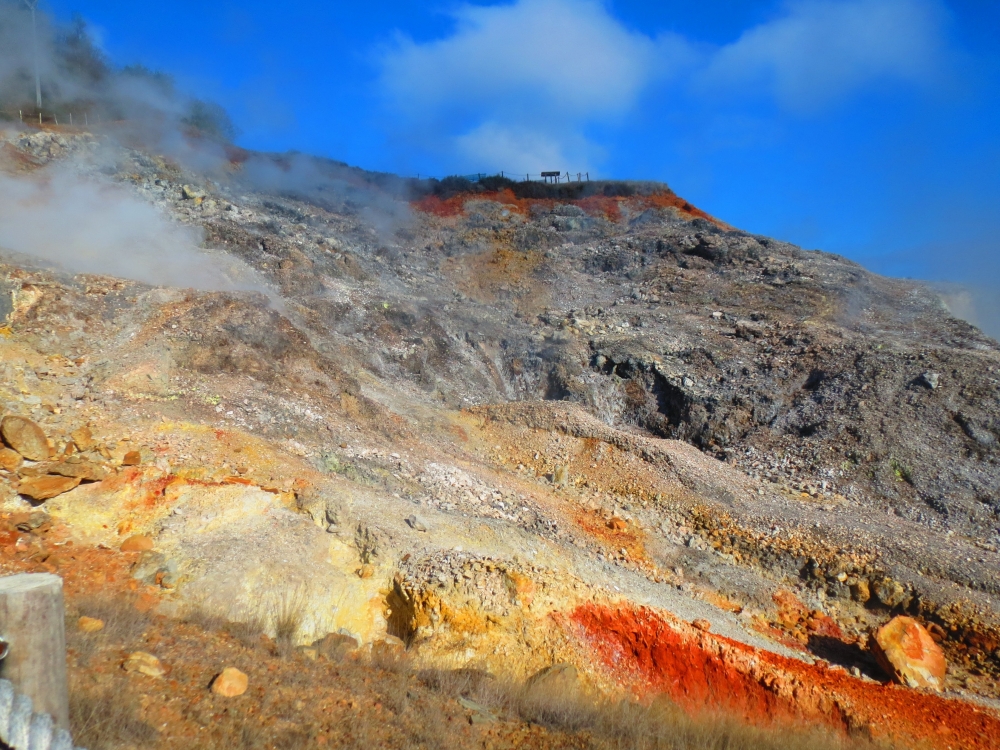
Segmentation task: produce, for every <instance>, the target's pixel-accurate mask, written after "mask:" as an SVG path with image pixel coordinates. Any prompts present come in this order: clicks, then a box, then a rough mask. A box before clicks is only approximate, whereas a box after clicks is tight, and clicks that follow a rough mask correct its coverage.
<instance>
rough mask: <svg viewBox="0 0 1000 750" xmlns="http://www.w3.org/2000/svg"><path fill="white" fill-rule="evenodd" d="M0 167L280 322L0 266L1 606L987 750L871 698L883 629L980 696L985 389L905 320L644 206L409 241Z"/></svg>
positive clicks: (318, 212) (313, 195)
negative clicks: (47, 587)
mask: <svg viewBox="0 0 1000 750" xmlns="http://www.w3.org/2000/svg"><path fill="white" fill-rule="evenodd" d="M2 138H3V140H4V145H3V151H2V153H3V155H4V157H3V158H4V164H5V169H6V170H7V172H8V173H9V174H16V175H18V179H39V178H40V177H41V176H42V175H44V174H46V168H51V165H52V164H53V163H57V164H62V165H71V166H72V169H73V170H75V173H78V174H79V173H82V174H83V175H84V176H85V177H86V178H87V179H100V180H105V181H113V182H114V183H116V184H117V185H118V186H124V187H126V188H127V189H128V190H129V191H130V193H131V194H132V195H133V196H135V197H138V198H139V199H141V200H143V201H146V202H148V203H150V204H152V205H154V206H157V207H159V209H160V210H162V211H164V212H166V213H167V214H169V215H170V216H172V217H173V218H174V219H176V220H177V221H179V222H182V223H187V224H189V225H192V226H196V227H199V228H201V230H202V231H203V232H204V236H205V237H206V238H207V240H206V241H207V243H208V244H209V245H210V246H212V247H215V248H218V249H220V250H221V251H223V252H224V253H225V254H228V257H234V258H238V259H239V260H240V261H241V263H242V264H244V265H245V266H246V267H247V268H249V269H251V270H252V271H253V272H254V273H255V274H257V276H256V277H255V278H260V279H263V280H264V281H265V282H266V284H267V285H269V287H270V289H268V288H262V290H261V291H259V292H254V291H228V292H226V291H216V292H205V291H194V290H191V289H180V288H175V287H154V286H149V285H144V284H140V283H137V282H134V281H129V280H125V279H120V278H113V277H109V276H101V275H71V274H69V273H62V272H58V271H53V270H50V269H47V268H45V267H43V265H41V264H39V263H37V262H33V261H32V260H31V259H30V258H27V259H26V258H24V257H21V256H18V257H14V256H10V257H8V258H7V259H6V261H5V263H4V265H3V266H2V267H0V286H2V289H0V292H2V294H0V313H2V314H3V315H4V316H5V324H6V326H5V328H4V329H3V331H2V332H3V337H2V338H0V367H2V371H0V374H2V382H0V401H2V404H3V410H4V414H6V415H17V416H22V417H25V418H28V419H31V420H32V421H34V422H35V423H37V424H38V425H39V426H40V427H41V429H42V430H43V431H44V433H45V435H46V436H47V437H48V438H49V441H50V445H49V453H50V455H49V456H48V458H47V459H46V460H38V461H24V460H23V459H22V457H21V456H20V454H17V452H16V451H14V454H17V455H13V454H12V455H9V456H5V457H4V462H3V469H2V471H0V476H2V479H0V495H2V498H3V502H4V506H3V507H4V512H5V513H6V514H7V515H6V517H5V518H6V523H7V525H8V526H9V527H10V531H9V532H5V533H6V536H5V537H4V541H5V546H4V548H3V556H4V557H3V559H4V566H5V569H7V570H15V569H17V570H20V569H30V568H31V567H32V566H35V567H44V568H47V569H52V570H58V571H60V572H61V573H63V574H64V575H66V576H67V580H68V581H70V582H71V583H72V585H73V586H80V587H82V588H86V587H87V586H93V582H94V581H95V580H100V577H101V576H105V579H106V577H107V575H109V573H108V570H112V569H114V570H118V571H121V570H125V571H127V575H128V576H130V577H131V579H132V580H133V581H134V582H135V584H134V585H135V586H138V587H140V588H141V592H142V596H144V597H146V600H148V603H149V606H150V607H152V608H154V609H155V610H156V611H159V612H161V613H163V614H166V615H170V616H173V617H183V616H185V614H189V613H191V612H192V611H196V610H197V611H198V612H204V613H211V614H213V615H215V616H218V617H221V618H223V619H229V620H234V621H238V620H241V619H246V618H248V617H251V616H253V617H257V618H259V619H260V618H262V619H263V621H264V622H265V628H267V629H270V631H271V634H272V635H277V634H278V633H277V632H276V631H278V630H279V629H280V627H281V621H282V616H283V614H282V613H287V612H288V611H289V610H290V609H295V610H296V611H298V612H300V613H301V617H300V618H299V621H298V623H297V626H296V633H295V639H296V642H297V643H298V644H300V645H308V644H312V643H313V642H315V641H317V640H320V639H322V638H323V637H324V636H326V635H327V634H329V633H338V632H339V633H344V634H349V635H350V636H352V637H354V638H356V639H357V640H358V641H360V642H363V643H367V644H371V643H379V642H384V641H386V639H387V638H388V640H389V641H391V640H392V638H399V639H401V640H402V641H403V642H404V643H405V644H406V645H407V646H408V648H409V649H410V652H411V653H412V654H414V655H416V657H415V658H418V659H419V660H421V661H422V663H426V664H427V665H433V666H436V667H443V666H446V667H462V666H467V665H473V664H474V665H476V666H477V668H483V669H488V670H490V671H491V672H494V673H497V674H504V675H506V676H509V677H511V678H512V679H524V678H526V677H528V676H530V675H531V674H533V673H536V672H537V671H538V670H540V669H542V668H544V667H546V666H549V665H551V664H553V663H564V662H568V663H573V664H575V665H576V666H577V668H578V670H579V671H580V673H581V675H582V679H583V681H584V682H585V683H587V684H588V685H590V686H592V687H593V689H595V690H601V691H603V692H605V693H608V694H617V693H631V694H634V695H637V696H639V697H641V698H642V699H643V700H652V699H653V698H654V697H655V696H656V695H659V694H667V695H669V696H670V697H671V698H673V699H674V700H675V701H677V702H679V703H680V704H681V705H682V706H685V707H687V708H689V709H691V710H695V709H698V708H699V707H705V706H706V705H707V706H714V707H722V708H725V709H727V710H733V711H736V712H739V713H742V714H745V715H746V716H748V717H749V718H751V719H754V720H760V721H772V720H779V719H788V718H794V719H796V720H798V719H804V718H809V719H811V720H814V721H819V722H822V723H826V724H829V725H831V726H835V727H839V728H851V729H857V728H865V729H866V730H868V731H870V732H872V733H873V734H875V735H883V734H888V735H892V736H895V737H897V738H900V739H902V740H903V741H908V740H913V739H919V740H921V741H926V742H929V743H930V744H932V745H938V746H941V747H946V746H949V747H959V746H961V747H992V746H997V742H998V740H997V738H998V737H1000V720H998V718H997V715H996V714H995V713H994V711H993V709H991V708H989V707H988V706H987V705H984V704H982V703H980V704H972V703H966V702H962V701H952V700H945V699H943V698H940V697H937V696H933V695H929V694H924V693H917V692H914V691H906V690H902V689H897V688H891V687H887V686H884V685H883V684H882V683H883V682H884V680H885V679H886V678H885V675H884V674H883V673H882V672H881V671H880V670H879V668H878V666H877V664H876V663H875V661H874V659H873V658H872V657H871V655H870V651H869V649H868V639H869V633H870V631H871V629H872V628H873V627H876V626H878V625H880V624H883V623H884V622H886V621H887V620H888V619H889V618H890V617H891V616H892V615H893V614H899V613H904V612H905V613H908V614H911V615H913V616H915V617H917V618H918V619H919V620H920V621H921V622H923V623H924V624H925V625H926V626H927V627H928V628H929V630H930V632H931V634H932V636H933V637H934V638H935V640H936V641H938V642H939V643H940V644H941V646H942V648H943V649H944V651H945V654H946V657H947V659H948V661H949V670H948V675H947V678H946V681H945V687H946V690H947V691H949V692H950V693H951V694H952V695H953V696H966V697H970V696H979V698H980V699H982V700H985V701H987V702H988V701H989V700H990V699H995V698H997V697H1000V696H998V695H997V688H996V684H997V683H996V680H997V677H998V675H1000V617H998V607H997V599H996V597H997V596H998V595H1000V592H998V590H997V587H998V586H1000V579H998V578H997V575H996V570H997V565H998V563H1000V555H998V553H997V547H996V545H997V541H998V537H997V531H998V523H1000V522H998V518H997V512H998V510H1000V505H998V498H1000V468H998V465H997V461H998V457H1000V444H998V440H1000V350H998V347H997V345H996V343H995V342H993V341H992V340H990V339H988V338H986V337H984V336H983V335H982V334H981V333H980V332H979V331H977V330H976V329H974V328H972V327H971V326H969V325H967V324H966V323H964V322H962V321H960V320H957V319H955V318H953V317H951V316H950V315H949V314H948V312H947V310H945V309H944V308H943V306H942V305H941V303H940V302H939V301H938V299H937V298H936V297H935V296H934V295H933V294H931V293H930V292H928V291H927V290H926V289H924V288H922V287H919V286H917V285H914V284H911V283H908V282H902V281H897V280H891V279H885V278H881V277H877V276H874V275H872V274H869V273H868V272H866V271H865V270H864V269H862V268H860V267H859V266H857V265H855V264H853V263H850V262H848V261H846V260H844V259H841V258H837V257H834V256H830V255H826V254H823V253H819V252H809V251H803V250H801V249H798V248H795V247H792V246H790V245H787V244H784V243H780V242H776V241H773V240H770V239H767V238H763V237H757V236H751V235H748V234H746V233H743V232H740V231H737V230H734V229H732V228H730V227H728V226H726V225H724V224H722V223H721V222H719V221H717V220H715V219H713V218H712V217H708V216H706V215H705V214H703V213H702V212H700V211H698V210H697V209H695V208H694V207H692V206H690V205H689V204H687V203H685V202H684V201H683V200H682V199H679V198H678V197H677V196H674V195H673V194H672V193H669V192H666V191H661V192H654V193H650V194H647V195H634V196H631V197H613V196H604V195H599V196H592V197H588V198H583V199H581V200H576V201H570V202H558V201H555V200H542V199H536V200H527V199H521V198H517V197H516V196H514V194H513V193H511V192H509V191H500V192H496V193H478V194H474V195H454V196H451V197H448V198H447V199H445V200H442V199H440V198H437V197H432V198H425V199H422V200H420V201H417V202H415V203H413V204H412V205H409V206H407V205H405V204H400V203H399V202H398V201H396V200H394V199H393V198H391V197H389V196H384V195H383V196H381V197H379V198H378V199H377V200H376V199H375V198H373V197H372V196H373V195H375V192H373V191H375V188H373V187H372V186H371V185H361V186H360V187H357V188H356V189H354V188H351V187H350V186H348V187H347V188H345V187H343V186H339V187H336V189H334V188H333V187H330V188H329V189H317V188H316V187H315V185H313V186H312V188H311V189H310V190H305V189H304V188H296V189H290V188H289V186H287V185H286V186H285V188H289V189H284V190H282V191H272V192H267V191H263V190H260V189H258V188H255V184H258V183H253V182H251V181H250V178H249V176H248V173H247V169H246V168H245V167H244V166H241V161H240V160H235V161H233V162H226V163H222V164H219V163H216V164H215V165H214V166H213V171H210V172H207V173H204V174H200V173H195V172H191V171H185V170H183V169H181V168H180V167H178V166H177V165H175V164H172V163H170V162H168V161H166V160H164V159H161V158H159V157H156V156H155V155H150V154H145V153H143V152H141V151H138V150H129V149H125V148H122V147H120V146H115V145H113V144H112V143H110V142H108V141H106V140H103V139H102V138H99V137H97V136H92V135H89V134H67V133H64V134H54V133H46V132H41V133H34V134H28V133H20V132H18V133H14V132H8V133H5V134H3V135H2ZM96 165H100V166H101V167H102V169H103V173H100V174H99V173H98V172H97V166H96ZM98 174H99V176H98ZM258 185H259V184H258ZM291 188H295V186H294V185H292V186H291ZM352 190H353V192H352ZM359 201H364V202H365V203H364V204H363V205H362V204H361V203H359ZM265 292H268V293H270V298H269V297H268V296H267V294H265ZM12 447H15V446H12ZM57 478H62V479H63V480H65V479H67V478H68V479H69V480H70V481H69V482H63V483H60V482H59V479H57ZM39 480H45V482H46V483H48V484H47V485H46V486H48V485H52V487H55V489H57V490H59V492H56V493H55V494H54V495H53V496H51V497H49V498H46V499H44V500H39V499H36V500H33V501H32V500H30V499H29V498H28V497H27V496H26V494H25V493H28V494H30V493H29V490H32V487H33V484H32V483H33V482H34V483H36V484H37V482H38V481H39ZM76 480H79V481H76ZM53 482H55V484H52V483H53ZM56 485H58V486H56ZM52 487H49V489H50V490H52ZM32 491H33V490H32ZM52 491H54V490H52ZM36 494H39V493H36ZM44 494H49V493H44ZM31 513H34V514H35V515H34V516H31V515H30V514H31ZM39 514H43V515H39ZM30 518H34V520H33V521H30V522H29V519H30ZM32 523H34V524H35V525H34V527H32ZM19 528H20V529H21V530H18V529H19ZM39 529H42V531H39ZM129 539H141V540H142V541H141V542H135V543H133V545H132V547H131V548H133V549H136V550H138V551H132V552H118V551H117V550H119V549H120V548H121V547H122V544H123V543H124V542H125V541H126V540H129ZM69 542H72V545H70V546H69V547H67V546H66V545H67V544H68V543H69ZM142 547H151V548H149V549H145V550H143V549H141V548H142ZM70 549H72V550H73V552H72V553H70V552H68V550H70ZM88 550H89V552H88ZM110 550H114V552H111V551H110ZM109 557H112V558H114V559H115V560H116V562H115V563H114V564H113V565H112V564H111V563H109V562H108V561H107V559H108V558H109ZM102 561H103V562H102ZM112 577H113V576H112ZM81 590H82V589H81ZM692 622H694V623H695V624H696V626H692V625H691V624H690V623H692ZM887 717H888V719H887ZM942 727H944V729H945V730H947V731H943V732H942ZM991 743H992V744H991Z"/></svg>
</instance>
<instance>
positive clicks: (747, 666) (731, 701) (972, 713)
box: [563, 604, 1000, 750]
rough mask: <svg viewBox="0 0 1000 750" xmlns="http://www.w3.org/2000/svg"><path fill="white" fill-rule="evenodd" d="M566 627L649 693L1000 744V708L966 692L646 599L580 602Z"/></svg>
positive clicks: (694, 703)
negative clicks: (800, 654)
mask: <svg viewBox="0 0 1000 750" xmlns="http://www.w3.org/2000/svg"><path fill="white" fill-rule="evenodd" d="M563 621H564V624H565V625H566V627H567V629H568V630H569V631H570V632H571V633H573V634H574V635H575V636H576V637H577V638H579V639H580V640H581V641H582V642H583V644H585V646H586V647H587V648H588V649H590V650H591V651H592V652H593V653H594V654H595V656H596V659H597V660H598V662H599V663H600V664H601V665H602V667H603V669H604V670H606V671H607V673H608V674H609V676H610V677H612V678H613V679H614V680H616V681H617V682H618V683H619V684H621V685H622V686H623V687H625V688H627V689H629V690H631V691H632V692H634V693H636V694H637V695H639V696H641V697H649V696H653V695H657V694H666V695H668V696H669V697H670V698H671V699H672V700H674V701H675V702H676V703H678V704H679V705H680V706H681V707H683V708H684V709H685V710H688V711H690V712H700V711H705V710H723V711H729V712H733V713H736V714H739V715H741V716H744V717H745V718H746V719H747V720H749V721H750V722H752V723H757V724H770V723H774V722H786V721H802V720H803V719H807V720H811V721H814V722H818V723H821V724H826V725H828V726H831V727H835V728H838V729H844V730H847V729H857V730H864V731H867V732H870V733H871V734H872V735H874V736H876V737H887V738H891V739H893V740H896V741H904V742H911V743H912V742H922V743H925V744H926V745H927V746H928V747H936V748H942V750H943V749H945V748H949V749H956V750H957V749H958V748H1000V715H998V714H997V713H995V712H993V711H990V710H989V709H987V708H983V707H980V706H975V705H972V704H970V703H966V702H963V701H960V700H955V699H948V698H944V697H940V696H937V695H932V694H928V693H923V692H918V691H915V690H909V689H906V688H902V687H899V686H895V685H888V684H886V685H883V684H879V683H873V682H866V681H864V680H861V679H856V678H854V677H851V676H850V675H849V674H847V673H846V672H844V671H841V670H839V669H830V668H829V667H828V666H825V665H823V664H816V665H812V664H807V663H805V662H801V661H798V660H796V659H791V658H787V657H784V656H780V655H778V654H774V653H770V652H767V651H763V650H760V649H756V648H753V647H751V646H747V645H745V644H742V643H739V642H737V641H733V640H731V639H729V638H724V637H722V636H719V635H715V634H712V633H710V632H703V631H700V630H697V629H695V628H693V627H691V626H690V625H688V624H687V623H684V622H681V621H679V620H674V619H672V618H667V617H665V616H663V615H661V614H659V613H657V612H654V611H653V610H651V609H647V608H637V609H632V608H626V607H621V608H613V607H605V606H600V605H597V604H586V605H583V606H581V607H578V608H577V609H575V610H574V611H573V612H571V613H570V614H569V615H568V617H566V618H564V620H563Z"/></svg>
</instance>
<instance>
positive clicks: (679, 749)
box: [421, 669, 888, 750]
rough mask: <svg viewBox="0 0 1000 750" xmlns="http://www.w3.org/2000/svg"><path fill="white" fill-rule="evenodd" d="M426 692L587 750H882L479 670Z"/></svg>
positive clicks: (859, 740)
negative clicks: (574, 738)
mask: <svg viewBox="0 0 1000 750" xmlns="http://www.w3.org/2000/svg"><path fill="white" fill-rule="evenodd" d="M421 679H422V681H423V682H424V683H425V684H426V685H427V686H428V687H431V688H432V689H434V690H436V691H439V692H441V693H444V694H448V695H453V696H455V697H459V696H460V697H464V698H466V699H469V700H471V701H474V702H475V703H476V704H479V705H481V706H483V707H484V708H486V709H489V711H490V712H492V713H493V714H494V715H495V716H497V717H498V718H500V719H506V720H513V721H523V722H529V723H534V724H540V725H542V726H545V727H546V728H548V729H550V730H552V731H554V732H560V733H570V734H574V735H578V737H579V739H580V741H581V742H582V744H581V745H580V746H581V747H585V748H588V749H593V750H876V749H880V750H885V748H887V747H888V746H887V745H884V744H876V743H873V742H872V741H870V740H869V739H867V738H865V737H860V736H846V735H844V734H843V733H840V732H835V731H833V730H829V729H825V728H819V727H807V726H789V725H787V724H782V725H775V726H771V727H758V726H753V725H750V724H748V723H747V722H746V721H745V720H743V719H742V718H740V717H737V716H732V715H726V714H720V713H705V714H703V715H700V716H691V715H689V714H687V713H686V712H684V711H682V710H681V709H680V708H679V707H678V706H676V705H675V704H673V703H672V702H670V701H668V700H665V699H664V698H662V697H661V698H659V699H657V700H655V701H654V702H653V704H652V705H651V706H649V705H643V704H640V703H637V702H635V701H631V700H621V701H608V700H605V699H601V698H594V697H592V696H588V695H586V694H585V693H582V692H577V693H572V692H558V693H557V692H553V691H544V690H543V691H539V690H537V689H528V688H527V687H526V686H525V685H516V684H511V683H507V682H504V681H502V680H499V679H497V678H495V677H493V676H492V675H490V674H488V673H486V672H482V671H479V670H472V669H462V670H454V671H437V670H430V671H425V672H423V673H421Z"/></svg>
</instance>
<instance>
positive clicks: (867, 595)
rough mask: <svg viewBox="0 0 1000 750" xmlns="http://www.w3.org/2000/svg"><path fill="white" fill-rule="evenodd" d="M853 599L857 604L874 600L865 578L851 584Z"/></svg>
mask: <svg viewBox="0 0 1000 750" xmlns="http://www.w3.org/2000/svg"><path fill="white" fill-rule="evenodd" d="M851 598H852V599H853V600H854V601H856V602H861V603H862V604H864V603H865V602H867V601H868V600H869V599H871V598H872V594H871V589H870V587H869V586H868V581H866V580H865V579H864V578H860V579H858V580H857V581H855V582H854V583H852V584H851Z"/></svg>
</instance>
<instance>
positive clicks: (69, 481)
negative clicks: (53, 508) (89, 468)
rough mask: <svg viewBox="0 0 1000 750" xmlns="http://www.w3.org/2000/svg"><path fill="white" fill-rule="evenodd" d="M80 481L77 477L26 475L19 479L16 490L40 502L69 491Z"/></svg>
mask: <svg viewBox="0 0 1000 750" xmlns="http://www.w3.org/2000/svg"><path fill="white" fill-rule="evenodd" d="M80 481H81V480H80V478H79V477H51V476H44V477H27V478H26V479H22V480H21V484H20V486H19V487H18V489H17V491H18V493H19V494H21V495H24V496H25V497H30V498H31V499H32V500H36V501H38V502H42V501H43V500H48V499H49V498H53V497H56V496H57V495H61V494H63V493H64V492H69V491H70V490H71V489H73V488H75V487H76V486H77V485H78V484H80Z"/></svg>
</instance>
